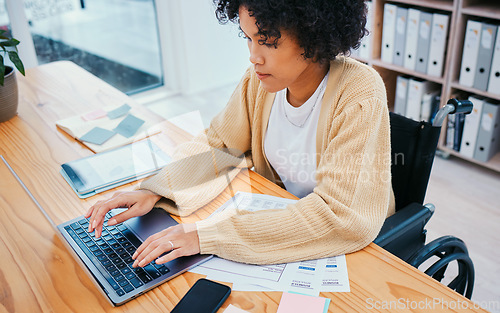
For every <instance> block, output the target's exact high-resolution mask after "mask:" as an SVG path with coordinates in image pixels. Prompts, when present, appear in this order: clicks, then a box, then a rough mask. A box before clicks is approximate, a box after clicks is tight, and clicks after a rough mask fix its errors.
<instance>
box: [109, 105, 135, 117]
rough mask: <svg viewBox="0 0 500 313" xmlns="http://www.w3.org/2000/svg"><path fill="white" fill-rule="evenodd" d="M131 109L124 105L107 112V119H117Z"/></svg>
mask: <svg viewBox="0 0 500 313" xmlns="http://www.w3.org/2000/svg"><path fill="white" fill-rule="evenodd" d="M130 109H131V107H130V106H129V105H128V104H124V105H122V106H120V107H118V108H116V109H114V110H112V111H109V112H108V117H109V118H110V119H112V120H114V119H115V118H119V117H120V116H123V115H125V114H127V113H128V111H130Z"/></svg>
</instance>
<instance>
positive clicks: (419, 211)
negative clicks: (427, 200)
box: [373, 203, 434, 256]
mask: <svg viewBox="0 0 500 313" xmlns="http://www.w3.org/2000/svg"><path fill="white" fill-rule="evenodd" d="M433 213H434V211H433V210H431V209H429V208H428V207H426V206H423V205H421V204H418V203H411V204H409V205H407V206H406V207H404V208H402V209H400V210H398V211H397V212H396V213H395V214H394V215H392V216H390V217H388V218H387V219H386V220H385V222H384V225H383V226H382V229H381V230H380V233H379V234H378V236H377V238H375V240H374V241H373V242H374V243H375V244H377V245H379V246H381V247H383V248H384V247H385V246H387V245H389V244H391V243H392V244H394V243H395V242H397V241H398V240H403V242H401V244H402V245H403V246H404V242H405V240H408V238H405V237H408V236H409V235H410V236H412V237H413V239H412V240H416V239H417V238H415V237H420V236H419V234H420V235H422V234H423V236H424V240H423V243H422V245H423V244H424V243H425V231H424V226H425V224H426V223H427V222H428V221H429V219H430V218H431V216H432V214H433ZM388 250H389V249H388ZM389 251H390V250H389ZM391 252H393V251H391ZM393 253H394V252H393ZM394 254H396V255H398V254H397V253H394ZM398 256H399V255H398Z"/></svg>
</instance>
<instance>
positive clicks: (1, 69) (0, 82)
mask: <svg viewBox="0 0 500 313" xmlns="http://www.w3.org/2000/svg"><path fill="white" fill-rule="evenodd" d="M0 74H1V75H0V86H3V80H4V76H5V65H4V64H3V56H1V55H0Z"/></svg>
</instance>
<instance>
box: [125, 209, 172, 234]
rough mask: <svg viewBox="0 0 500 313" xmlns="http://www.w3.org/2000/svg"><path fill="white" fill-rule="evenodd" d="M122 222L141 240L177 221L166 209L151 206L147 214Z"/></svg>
mask: <svg viewBox="0 0 500 313" xmlns="http://www.w3.org/2000/svg"><path fill="white" fill-rule="evenodd" d="M117 213H118V212H117ZM124 224H126V225H127V226H128V228H129V229H130V230H131V231H133V232H134V233H135V234H136V235H137V237H139V239H140V240H141V241H144V240H146V239H147V238H148V237H149V236H151V235H153V234H156V233H157V232H160V231H162V230H164V229H165V228H168V227H170V226H174V225H177V224H178V223H177V222H176V221H175V220H174V219H173V218H172V217H170V214H168V213H167V212H166V211H164V210H162V209H159V208H153V209H152V210H151V211H150V212H149V213H148V214H146V215H144V216H139V217H133V218H131V219H129V220H127V221H125V222H124Z"/></svg>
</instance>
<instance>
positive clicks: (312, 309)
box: [277, 292, 330, 313]
mask: <svg viewBox="0 0 500 313" xmlns="http://www.w3.org/2000/svg"><path fill="white" fill-rule="evenodd" d="M327 300H328V301H327ZM329 303H330V299H327V298H322V297H312V296H306V295H300V294H296V293H288V292H284V293H283V296H281V301H280V305H279V307H278V312H277V313H304V312H307V313H323V312H325V308H328V307H327V304H329Z"/></svg>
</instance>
